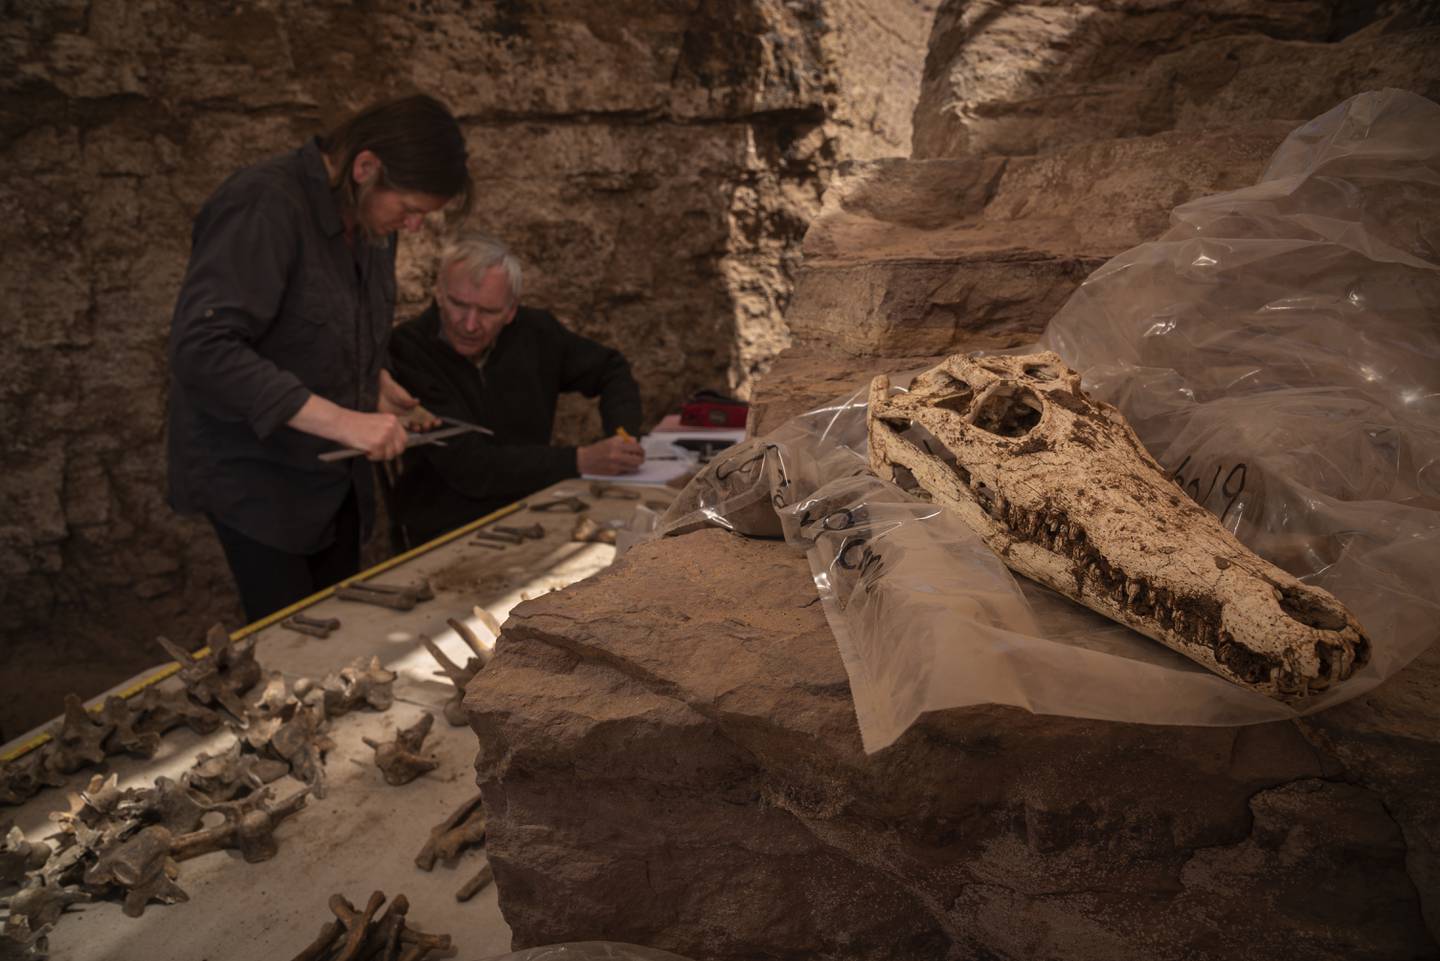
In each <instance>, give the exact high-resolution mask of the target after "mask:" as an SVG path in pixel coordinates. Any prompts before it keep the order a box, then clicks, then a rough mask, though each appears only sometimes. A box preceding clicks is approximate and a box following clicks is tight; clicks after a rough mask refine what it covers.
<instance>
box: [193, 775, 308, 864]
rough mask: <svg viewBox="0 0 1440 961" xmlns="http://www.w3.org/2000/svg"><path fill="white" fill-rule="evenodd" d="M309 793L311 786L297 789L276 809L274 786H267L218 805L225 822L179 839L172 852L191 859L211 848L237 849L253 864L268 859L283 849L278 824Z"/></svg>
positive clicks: (296, 809)
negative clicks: (272, 795) (272, 803)
mask: <svg viewBox="0 0 1440 961" xmlns="http://www.w3.org/2000/svg"><path fill="white" fill-rule="evenodd" d="M309 793H310V792H309V789H308V788H307V789H304V790H300V791H296V792H295V793H294V794H292V795H290V797H288V798H286V799H285V800H284V801H283V802H281V803H280V804H278V805H276V806H275V807H273V808H272V807H270V806H269V800H270V789H269V788H265V789H264V790H261V791H257V792H256V793H255V794H252V795H251V796H250V797H248V798H245V799H244V800H242V801H235V802H231V803H229V804H222V805H217V806H216V808H215V810H218V811H220V812H221V813H222V814H224V816H225V823H224V824H219V825H216V826H215V827H213V828H202V829H201V830H199V831H192V832H190V833H189V834H182V835H181V836H179V837H177V838H175V840H174V844H173V845H172V849H171V850H172V854H173V856H174V858H175V860H176V861H187V860H189V859H190V858H193V857H199V856H200V855H202V854H208V853H209V852H211V851H220V850H223V849H225V848H235V849H236V850H238V851H239V852H240V855H241V857H243V858H244V859H245V860H246V861H248V862H250V863H252V864H253V863H255V862H257V861H268V860H269V859H270V858H273V857H274V856H275V854H276V853H277V852H278V851H279V845H278V844H276V842H275V827H276V826H277V825H278V824H279V823H280V822H281V821H283V820H285V819H286V818H287V817H289V816H290V815H292V814H294V813H295V812H296V811H298V810H300V809H301V808H302V807H304V806H305V796H306V795H307V794H309Z"/></svg>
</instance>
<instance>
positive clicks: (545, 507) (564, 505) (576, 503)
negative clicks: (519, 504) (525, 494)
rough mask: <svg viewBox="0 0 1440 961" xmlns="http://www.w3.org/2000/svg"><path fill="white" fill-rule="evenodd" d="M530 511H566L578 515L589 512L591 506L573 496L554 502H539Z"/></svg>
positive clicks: (531, 506) (532, 505)
mask: <svg viewBox="0 0 1440 961" xmlns="http://www.w3.org/2000/svg"><path fill="white" fill-rule="evenodd" d="M530 509H531V510H532V511H542V512H543V511H566V512H569V513H571V514H578V513H580V512H581V511H588V510H589V509H590V505H589V504H587V503H585V501H583V500H582V499H580V498H579V497H575V496H573V495H572V496H570V497H560V498H556V499H555V500H553V501H539V502H537V503H534V504H531V505H530Z"/></svg>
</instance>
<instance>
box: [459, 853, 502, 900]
mask: <svg viewBox="0 0 1440 961" xmlns="http://www.w3.org/2000/svg"><path fill="white" fill-rule="evenodd" d="M494 880H495V872H494V871H493V870H491V868H490V862H489V861H486V862H485V865H484V866H483V867H482V868H481V869H480V871H479V872H478V873H477V874H476V875H475V876H474V877H473V878H471V879H470V880H469V881H466V882H465V883H464V884H463V885H461V886H460V890H458V891H456V892H455V900H456V901H469V900H470V899H471V898H473V897H474V896H475V895H477V894H479V893H480V892H481V891H483V890H485V889H486V888H487V887H489V886H490V883H491V882H492V881H494Z"/></svg>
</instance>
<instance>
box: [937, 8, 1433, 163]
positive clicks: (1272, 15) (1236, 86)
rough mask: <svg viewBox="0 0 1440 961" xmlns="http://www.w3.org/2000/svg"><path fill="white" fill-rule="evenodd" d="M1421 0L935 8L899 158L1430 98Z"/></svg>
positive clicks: (1028, 148) (1013, 149) (1429, 19)
mask: <svg viewBox="0 0 1440 961" xmlns="http://www.w3.org/2000/svg"><path fill="white" fill-rule="evenodd" d="M1437 42H1440V9H1437V8H1436V7H1435V5H1434V4H1433V3H1429V2H1427V0H1392V2H1382V3H1355V2H1337V0H1281V2H1272V3H1248V2H1244V0H1198V2H1188V3H1154V2H1151V0H1110V2H1096V3H1069V2H1061V0H1038V2H1028V3H1027V2H1020V0H950V2H947V3H943V4H942V5H941V8H940V11H939V12H938V14H937V15H936V18H935V27H934V32H933V33H932V34H931V38H930V53H929V57H928V59H927V60H926V64H925V81H924V86H923V88H922V91H921V95H920V103H919V105H918V106H917V107H916V110H915V126H914V130H915V140H914V155H915V156H916V157H958V156H966V155H971V154H1035V153H1042V152H1045V151H1050V150H1054V149H1055V148H1056V147H1058V146H1061V145H1063V144H1072V143H1089V142H1093V141H1101V140H1108V139H1112V138H1117V137H1136V136H1150V135H1153V134H1157V133H1161V132H1163V131H1167V130H1199V129H1203V128H1213V127H1222V128H1223V127H1228V126H1229V125H1231V124H1233V123H1237V122H1243V121H1247V120H1266V119H1274V118H1283V119H1288V120H1293V121H1295V122H1297V123H1298V122H1303V121H1305V120H1308V119H1310V118H1311V117H1313V116H1316V115H1317V114H1319V113H1322V112H1323V111H1325V110H1328V109H1330V108H1331V107H1333V106H1334V105H1335V104H1337V103H1339V102H1340V101H1341V100H1344V99H1345V98H1346V97H1349V96H1352V95H1353V94H1357V93H1360V92H1361V91H1363V90H1375V89H1379V88H1382V87H1402V88H1405V89H1408V90H1412V91H1414V92H1415V93H1419V94H1421V95H1423V96H1426V97H1429V98H1431V99H1432V100H1433V99H1436V98H1437V96H1440V69H1437V65H1440V61H1437V58H1440V55H1437V54H1436V52H1435V51H1436V49H1437Z"/></svg>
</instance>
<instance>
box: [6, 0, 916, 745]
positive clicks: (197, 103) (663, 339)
mask: <svg viewBox="0 0 1440 961" xmlns="http://www.w3.org/2000/svg"><path fill="white" fill-rule="evenodd" d="M11 6H12V7H13V9H7V13H6V17H5V20H4V23H3V25H0V51H3V52H0V62H3V63H4V64H5V67H4V69H3V70H0V161H3V163H4V167H5V175H4V179H3V182H0V241H3V242H4V245H5V249H6V251H7V254H6V266H5V271H4V276H3V281H0V291H3V293H0V296H3V302H4V303H5V305H6V310H5V323H6V328H5V334H6V344H7V350H6V351H5V352H4V355H3V359H0V374H3V377H0V382H3V387H0V392H3V393H0V396H3V400H0V436H3V437H4V442H3V443H4V450H5V464H6V467H7V470H6V472H5V476H4V477H3V478H0V571H3V587H0V610H3V613H0V649H3V650H4V651H5V652H6V653H5V664H4V668H3V670H4V671H5V673H6V674H7V675H10V674H11V672H12V670H13V671H15V672H21V671H23V672H24V673H25V674H26V676H27V677H28V678H29V679H30V684H29V690H30V693H31V694H33V695H34V696H35V697H36V698H38V699H39V700H40V701H41V704H42V705H43V706H41V707H39V708H37V710H38V712H39V713H38V714H36V713H33V712H32V713H23V712H17V711H16V707H17V702H15V701H8V700H7V702H6V703H5V704H4V705H3V706H0V727H3V728H4V729H5V730H7V731H11V732H12V733H13V732H15V731H16V730H17V728H18V727H19V726H20V725H23V724H28V723H31V722H33V721H35V720H37V719H39V718H41V717H45V716H49V715H50V714H53V713H54V712H55V711H56V710H58V705H59V700H60V697H59V695H60V694H61V693H63V692H64V691H66V690H70V689H72V688H74V687H77V686H78V687H81V689H82V690H83V691H85V693H93V692H94V690H96V689H97V688H98V687H99V686H103V684H101V683H96V682H95V679H97V678H101V677H104V678H107V680H108V681H115V680H119V679H120V678H123V677H125V676H127V675H128V674H130V673H133V671H134V670H136V669H138V668H139V667H140V666H142V665H143V664H145V663H148V662H150V661H152V660H153V659H154V657H155V656H156V655H157V653H158V652H157V651H155V650H154V649H152V648H151V647H150V638H152V637H153V636H154V635H155V634H157V633H162V632H163V633H166V634H168V635H169V636H171V637H179V638H198V635H199V633H200V631H201V629H202V627H203V626H204V625H206V624H208V623H210V622H213V621H214V620H216V619H224V620H226V621H227V622H228V623H230V624H232V625H233V624H235V623H236V622H237V620H238V608H237V606H236V605H235V604H234V602H233V600H232V595H231V588H230V585H229V578H228V574H227V573H226V571H225V569H224V566H223V563H222V561H221V557H220V553H219V549H218V547H217V546H216V544H215V543H214V539H213V536H212V534H211V532H210V531H209V529H208V527H207V526H206V525H204V524H203V523H197V522H194V521H186V520H181V519H178V518H176V517H174V516H173V515H172V514H171V513H170V511H169V509H168V508H167V507H166V505H165V504H164V502H163V497H162V490H163V470H164V467H163V446H162V436H161V435H162V429H163V411H164V404H165V396H164V393H165V384H166V378H167V373H166V358H165V352H164V344H165V337H166V333H167V330H168V324H169V315H170V310H171V307H172V305H173V302H174V297H175V293H176V289H177V287H178V284H179V281H180V278H181V275H182V272H183V270H184V266H185V260H186V256H187V253H188V247H189V231H190V224H191V219H192V217H193V215H194V213H195V212H196V210H197V209H198V207H199V205H200V204H201V203H202V202H203V201H204V199H205V197H206V196H207V195H208V194H209V193H210V192H211V191H212V190H213V189H214V188H215V187H216V186H217V185H218V183H219V182H220V181H221V180H222V179H223V178H224V177H225V176H226V175H227V174H229V173H230V172H231V171H233V170H234V169H237V168H238V167H240V166H242V165H244V164H246V163H249V162H252V161H255V160H258V159H260V158H262V157H265V156H268V155H271V154H274V153H277V152H280V151H284V150H289V149H292V148H293V147H294V146H295V145H297V144H298V143H299V142H300V141H301V140H303V138H305V137H307V136H309V135H310V134H312V133H314V132H317V131H318V130H320V129H323V128H324V127H326V126H328V125H329V124H330V123H333V122H334V121H335V120H337V119H339V118H340V117H342V116H344V115H345V114H347V113H348V112H350V111H351V110H353V109H355V108H358V107H360V106H362V105H364V104H366V103H369V102H372V101H374V100H377V99H380V98H382V97H385V96H391V95H398V94H401V93H406V92H409V91H411V90H414V89H424V90H428V91H430V92H433V93H435V94H437V95H439V96H440V97H442V98H443V99H445V100H446V101H447V102H448V103H449V104H450V105H451V106H452V107H453V108H454V109H455V110H456V111H457V113H458V114H459V116H460V117H461V120H462V126H463V127H464V129H465V132H466V135H467V139H468V142H469V145H470V150H471V155H472V158H473V167H474V170H475V172H476V173H477V175H478V176H479V178H480V181H481V187H480V190H479V193H478V198H477V205H476V214H475V218H474V223H475V224H477V225H480V226H483V227H486V228H488V229H490V230H492V231H494V232H496V233H498V234H500V235H501V236H503V237H505V238H507V239H508V240H510V241H511V242H512V243H513V244H514V245H515V247H516V248H517V249H518V251H519V252H520V254H521V255H522V257H523V258H524V259H525V260H526V261H527V262H528V264H529V265H530V268H531V269H530V272H529V288H530V291H531V293H530V295H529V297H528V299H529V300H530V301H531V302H532V303H535V304H539V305H544V306H547V307H550V308H551V309H553V310H555V312H556V313H557V314H558V315H559V316H560V317H562V318H563V319H565V320H566V321H568V322H570V323H571V324H572V325H573V326H574V327H575V328H576V329H578V330H580V331H581V332H583V333H586V334H589V335H592V336H596V337H598V338H600V339H602V340H605V341H607V342H609V343H611V344H614V345H615V346H618V347H620V348H621V349H622V350H624V351H625V353H626V354H627V355H629V356H630V357H631V358H632V360H633V362H634V365H635V368H636V373H637V374H638V376H639V379H640V381H641V383H642V385H643V387H642V389H643V390H644V395H645V396H644V399H645V404H646V410H647V416H649V417H650V418H651V419H658V417H659V416H661V415H662V414H664V413H665V412H666V411H667V410H669V409H671V408H672V407H673V405H674V403H675V401H676V400H677V399H679V398H681V397H683V396H685V395H686V394H688V393H689V392H691V391H693V390H694V389H697V388H699V387H702V386H715V387H721V388H725V387H728V388H731V389H735V390H739V391H742V392H743V391H745V390H748V386H749V384H750V382H751V380H752V379H753V377H754V375H755V374H756V372H757V371H759V370H761V369H763V367H764V366H765V364H766V363H767V362H768V360H769V358H770V357H772V356H773V355H774V353H775V352H776V351H778V350H779V349H780V348H781V347H782V346H783V345H784V343H785V342H786V340H787V334H786V332H785V329H784V325H783V322H782V321H781V319H780V317H781V314H780V311H781V310H782V309H783V307H784V306H785V304H786V302H787V300H788V297H789V291H790V285H791V274H792V271H793V268H794V265H795V262H796V259H797V251H798V245H799V241H800V238H801V236H802V234H803V232H804V230H805V228H806V225H807V223H808V221H809V219H810V217H811V216H812V215H813V214H814V212H815V211H816V210H817V209H818V207H819V197H820V194H821V191H822V190H823V187H824V184H825V182H826V180H827V178H828V176H829V174H830V172H831V170H832V169H833V168H834V166H835V164H837V163H838V162H840V161H841V160H844V159H846V158H848V157H852V156H858V157H871V156H877V155H880V154H885V153H896V152H900V153H903V152H905V151H906V150H907V149H908V142H909V138H910V133H911V131H910V114H911V111H912V109H913V106H914V103H915V100H916V97H917V96H918V94H919V76H920V70H921V62H922V59H923V57H924V43H925V37H926V35H927V33H928V30H929V22H930V19H931V17H932V15H933V10H934V5H933V3H931V2H930V0H802V2H781V0H744V2H740V3H722V2H714V0H682V2H679V3H669V2H659V0H624V2H621V3H614V2H605V3H601V2H592V0H587V2H583V3H570V2H559V0H520V2H508V0H507V2H477V3H470V2H460V0H422V2H401V0H381V2H377V3H367V4H361V5H358V6H357V5H355V4H350V3H338V2H333V0H326V2H320V3H299V2H295V0H272V2H265V3H258V4H244V5H241V6H239V7H234V5H231V7H227V8H225V10H224V11H223V12H222V11H220V10H218V9H216V10H211V9H209V8H206V7H204V6H195V5H189V6H185V5H175V4H167V3H159V2H155V0H117V2H108V3H103V4H90V3H83V2H79V0H59V2H51V3H30V4H23V3H22V4H18V5H11ZM232 7H233V9H232ZM434 247H435V237H434V234H433V232H431V233H426V234H424V235H421V236H418V237H409V238H405V239H404V240H403V241H402V244H401V250H400V277H401V296H402V305H401V309H400V314H401V319H403V318H404V317H405V316H408V315H410V314H413V313H414V312H415V311H417V310H418V309H419V308H420V307H421V306H422V305H423V303H424V302H425V301H426V299H427V298H428V287H429V284H430V278H429V277H428V275H427V266H428V263H429V255H430V254H431V253H432V252H433V250H434ZM597 429H598V419H595V418H592V417H591V416H590V415H589V414H588V411H587V410H586V408H585V405H583V404H575V405H571V406H569V407H567V408H565V409H564V411H563V414H562V425H561V434H562V436H563V437H566V438H575V439H578V438H580V437H582V436H584V435H585V434H586V433H587V432H592V431H594V430H597ZM57 655H58V657H59V658H60V659H61V660H62V662H63V663H67V664H73V663H80V664H83V665H85V666H86V669H87V670H91V669H93V670H94V671H95V672H96V673H95V674H93V675H85V674H82V673H80V672H79V671H78V670H77V671H76V672H72V671H71V669H69V668H60V669H47V667H46V665H47V664H52V663H53V662H54V660H55V659H56V657H57Z"/></svg>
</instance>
